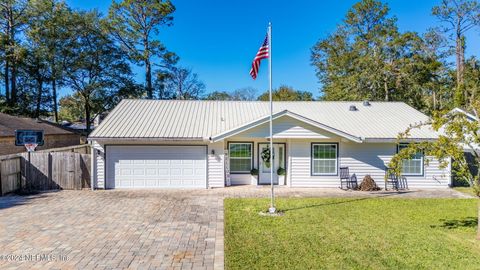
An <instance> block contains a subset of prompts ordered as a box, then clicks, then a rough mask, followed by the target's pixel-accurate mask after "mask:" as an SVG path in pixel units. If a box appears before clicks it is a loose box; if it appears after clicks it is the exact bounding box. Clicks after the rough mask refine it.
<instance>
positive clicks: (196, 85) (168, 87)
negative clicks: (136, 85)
mask: <svg viewBox="0 0 480 270" xmlns="http://www.w3.org/2000/svg"><path fill="white" fill-rule="evenodd" d="M155 84H156V86H157V87H158V88H159V89H162V90H161V91H159V92H160V95H159V98H160V99H199V98H200V96H201V95H202V94H203V92H204V91H205V84H203V82H202V81H200V79H199V78H198V75H197V74H196V73H193V72H192V70H191V69H188V68H182V67H175V66H172V67H170V69H169V72H168V73H167V74H166V75H165V73H163V72H160V73H158V74H157V81H156V83H155Z"/></svg>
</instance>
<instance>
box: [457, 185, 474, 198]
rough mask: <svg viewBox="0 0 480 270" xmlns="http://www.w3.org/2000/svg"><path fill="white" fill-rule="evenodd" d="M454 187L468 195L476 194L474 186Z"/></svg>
mask: <svg viewBox="0 0 480 270" xmlns="http://www.w3.org/2000/svg"><path fill="white" fill-rule="evenodd" d="M453 189H454V190H456V191H460V192H462V193H465V194H468V195H473V196H476V194H475V192H474V191H473V188H471V187H454V188H453Z"/></svg>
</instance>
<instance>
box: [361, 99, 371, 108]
mask: <svg viewBox="0 0 480 270" xmlns="http://www.w3.org/2000/svg"><path fill="white" fill-rule="evenodd" d="M370 105H371V104H370V101H368V100H364V101H363V106H365V107H368V106H370Z"/></svg>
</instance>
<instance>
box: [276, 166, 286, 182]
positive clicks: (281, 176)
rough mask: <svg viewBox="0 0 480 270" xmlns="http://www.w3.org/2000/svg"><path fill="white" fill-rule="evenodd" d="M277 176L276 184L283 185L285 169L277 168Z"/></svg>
mask: <svg viewBox="0 0 480 270" xmlns="http://www.w3.org/2000/svg"><path fill="white" fill-rule="evenodd" d="M277 175H278V184H279V185H285V169H284V168H282V167H279V168H278V170H277Z"/></svg>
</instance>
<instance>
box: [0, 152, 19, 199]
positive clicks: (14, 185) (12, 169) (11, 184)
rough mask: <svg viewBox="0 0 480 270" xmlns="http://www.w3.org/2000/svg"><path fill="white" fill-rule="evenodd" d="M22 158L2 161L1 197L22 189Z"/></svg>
mask: <svg viewBox="0 0 480 270" xmlns="http://www.w3.org/2000/svg"><path fill="white" fill-rule="evenodd" d="M21 163H22V157H11V158H9V159H5V160H0V196H3V195H4V194H6V193H10V192H13V191H15V190H17V189H19V188H20V179H21Z"/></svg>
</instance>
